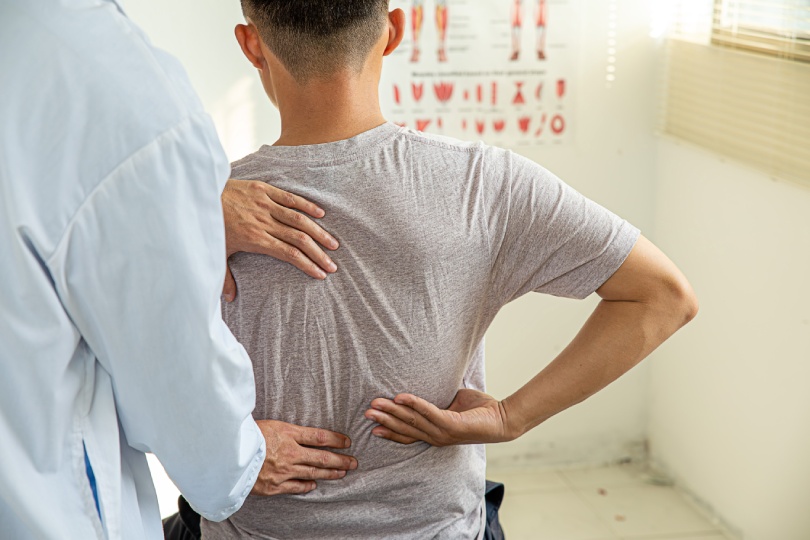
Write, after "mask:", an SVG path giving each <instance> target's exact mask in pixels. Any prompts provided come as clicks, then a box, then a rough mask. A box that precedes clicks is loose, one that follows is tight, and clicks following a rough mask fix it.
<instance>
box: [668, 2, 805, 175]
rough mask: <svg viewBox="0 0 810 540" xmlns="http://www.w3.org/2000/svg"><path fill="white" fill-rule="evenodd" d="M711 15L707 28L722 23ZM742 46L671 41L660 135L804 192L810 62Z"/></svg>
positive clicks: (744, 43) (679, 40) (746, 13)
mask: <svg viewBox="0 0 810 540" xmlns="http://www.w3.org/2000/svg"><path fill="white" fill-rule="evenodd" d="M722 1H723V0H718V2H722ZM735 3H736V4H742V3H745V4H751V5H753V4H765V3H767V2H765V1H764V0H762V1H758V2H757V1H752V2H735ZM715 5H717V4H715ZM741 13H742V12H741ZM755 13H757V12H756V11H751V12H745V13H743V15H746V16H748V15H749V14H751V16H752V17H753V15H752V14H755ZM710 16H712V17H713V18H714V21H713V22H712V24H713V26H714V25H716V23H717V21H718V19H719V20H721V22H722V16H719V15H718V11H717V9H715V10H714V13H713V14H711V15H710ZM736 20H737V21H742V20H747V19H745V18H744V17H742V15H741V16H740V17H738V18H737V19H736ZM763 20H764V19H763ZM760 22H762V21H760ZM805 22H806V21H803V20H801V21H798V22H797V23H795V24H794V27H793V28H794V29H796V28H798V24H799V23H801V24H804V23H805ZM698 26H699V25H698ZM732 27H734V25H732ZM676 28H677V25H676ZM735 28H738V29H739V28H741V26H740V25H739V24H738V25H737V26H736V27H735ZM712 34H713V35H714V28H713V29H712ZM794 34H798V30H794ZM737 35H739V32H738V33H737ZM707 41H708V40H707ZM740 41H741V42H742V43H743V45H744V46H731V47H729V46H726V45H723V46H719V45H718V44H717V42H716V40H715V39H714V37H712V40H711V42H712V43H711V44H707V43H706V42H705V41H703V42H701V40H697V41H694V40H688V39H679V38H678V37H676V36H673V37H671V38H670V39H669V40H668V41H667V46H666V62H665V66H666V70H665V71H666V76H665V79H664V85H663V86H664V95H663V99H662V104H663V107H662V115H661V119H662V120H661V130H662V131H663V132H664V133H666V134H669V135H672V136H675V137H678V138H680V139H684V140H686V141H689V142H692V143H694V144H698V145H700V146H703V147H705V148H708V149H710V150H713V151H715V152H717V153H719V154H722V155H725V156H728V157H730V158H733V159H736V160H738V161H741V162H744V163H747V164H749V165H752V166H754V167H757V168H759V169H761V170H763V171H764V172H766V173H767V174H769V175H771V176H774V177H779V178H784V179H788V180H793V181H798V182H801V183H804V184H806V185H808V186H810V63H808V62H803V61H797V60H796V59H795V54H788V51H787V49H784V50H781V52H779V53H778V54H776V55H771V54H760V53H754V52H751V50H750V48H749V47H748V46H747V42H746V41H745V40H740ZM795 50H796V47H795V45H794V46H793V49H792V52H793V53H795Z"/></svg>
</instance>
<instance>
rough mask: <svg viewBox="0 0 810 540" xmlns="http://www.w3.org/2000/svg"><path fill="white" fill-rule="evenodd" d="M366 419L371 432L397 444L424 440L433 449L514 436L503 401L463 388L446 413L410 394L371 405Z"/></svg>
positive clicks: (509, 439)
mask: <svg viewBox="0 0 810 540" xmlns="http://www.w3.org/2000/svg"><path fill="white" fill-rule="evenodd" d="M365 416H366V418H368V419H369V420H373V421H374V422H377V423H378V424H380V425H378V426H377V427H375V428H374V429H373V430H372V431H371V432H372V433H373V434H374V435H376V436H378V437H382V438H384V439H389V440H391V441H394V442H398V443H401V444H412V443H415V442H417V441H424V442H426V443H428V444H431V445H433V446H451V445H455V444H485V443H496V442H505V441H511V440H514V439H516V438H517V437H518V435H519V434H518V433H517V430H515V429H513V428H511V427H510V425H509V419H508V417H507V410H506V408H505V407H504V404H503V402H501V401H498V400H496V399H495V398H493V397H492V396H489V395H487V394H485V393H483V392H478V391H477V390H469V389H463V390H459V392H458V393H457V394H456V397H455V399H453V403H451V404H450V407H449V408H447V409H446V410H443V409H440V408H438V407H436V406H435V405H433V404H432V403H430V402H428V401H425V400H424V399H422V398H419V397H416V396H414V395H411V394H400V395H398V396H397V397H395V398H394V399H393V400H391V399H385V398H378V399H375V400H374V401H372V402H371V409H369V410H367V411H366V414H365Z"/></svg>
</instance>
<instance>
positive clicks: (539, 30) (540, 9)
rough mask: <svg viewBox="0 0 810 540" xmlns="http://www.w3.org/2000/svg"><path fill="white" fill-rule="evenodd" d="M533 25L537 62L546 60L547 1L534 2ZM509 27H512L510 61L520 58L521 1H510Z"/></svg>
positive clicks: (521, 31) (522, 19)
mask: <svg viewBox="0 0 810 540" xmlns="http://www.w3.org/2000/svg"><path fill="white" fill-rule="evenodd" d="M532 3H533V4H535V17H534V21H535V25H536V44H537V58H538V59H539V60H545V59H546V24H547V21H548V8H547V5H546V3H547V0H535V1H534V2H532ZM511 6H512V7H511V9H512V13H511V17H510V19H509V20H510V21H511V25H512V33H511V35H512V53H511V55H510V56H509V59H510V60H517V59H518V58H520V49H521V46H520V41H521V36H522V34H523V22H524V18H523V0H512V2H511Z"/></svg>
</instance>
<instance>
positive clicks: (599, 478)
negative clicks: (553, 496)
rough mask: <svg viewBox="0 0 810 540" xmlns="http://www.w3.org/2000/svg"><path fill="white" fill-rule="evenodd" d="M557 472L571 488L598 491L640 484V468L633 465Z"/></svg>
mask: <svg viewBox="0 0 810 540" xmlns="http://www.w3.org/2000/svg"><path fill="white" fill-rule="evenodd" d="M559 472H560V474H561V475H562V476H563V478H565V479H566V481H567V482H568V484H569V485H570V486H571V487H573V488H597V489H598V488H609V487H621V486H630V485H637V484H640V483H642V478H641V467H640V466H638V465H634V464H630V465H616V466H613V467H593V468H587V469H562V470H560V471H559Z"/></svg>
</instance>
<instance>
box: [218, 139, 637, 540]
mask: <svg viewBox="0 0 810 540" xmlns="http://www.w3.org/2000/svg"><path fill="white" fill-rule="evenodd" d="M232 176H233V177H234V178H239V179H253V180H255V179H261V180H266V181H271V182H272V183H273V185H275V186H277V187H279V188H282V189H285V190H288V191H292V192H294V193H296V194H299V195H301V196H303V197H305V198H307V199H309V200H311V201H313V202H316V203H317V204H319V205H320V206H321V207H322V208H324V209H325V210H326V212H327V215H326V217H325V218H324V219H323V220H322V223H321V224H322V226H323V227H324V228H325V229H327V230H328V231H330V232H331V233H332V234H333V235H334V236H335V237H336V238H337V239H338V240H339V241H340V243H341V247H340V249H339V250H338V251H336V252H334V253H332V257H333V259H334V260H335V262H336V263H337V265H338V268H339V271H338V273H336V274H334V275H331V276H329V278H328V279H326V280H325V281H317V280H314V279H311V278H309V277H307V276H306V275H304V274H303V273H301V272H300V271H298V270H296V269H295V268H293V267H292V266H290V265H287V264H285V263H282V262H279V261H277V260H274V259H271V258H268V257H263V256H258V255H251V254H239V255H236V256H235V257H234V258H233V259H232V261H231V268H232V270H233V273H234V277H235V279H236V281H237V285H238V291H239V295H238V297H237V300H236V301H235V302H234V303H233V304H230V305H226V306H225V307H224V309H223V314H224V317H225V320H226V322H227V323H228V325H229V326H230V328H231V330H232V331H233V332H234V334H235V335H236V337H237V339H239V341H240V342H241V343H242V344H243V345H244V346H245V348H246V349H247V351H248V353H249V354H250V357H251V358H252V360H253V364H254V372H255V376H256V387H257V402H256V410H255V412H254V416H255V418H257V419H274V420H281V421H284V422H289V423H292V424H298V425H303V426H311V427H318V428H324V429H329V430H333V431H337V432H340V433H344V434H346V435H348V436H349V437H350V438H351V439H352V442H353V444H352V447H351V449H349V450H348V451H346V453H350V454H351V455H354V456H355V457H357V458H358V461H359V467H358V469H357V470H356V471H351V472H350V473H349V474H348V475H347V476H346V477H345V478H344V479H342V480H337V481H320V482H319V483H318V488H317V489H316V490H315V491H313V492H311V493H309V494H307V495H302V496H292V495H289V496H287V495H285V496H276V497H270V498H259V497H249V498H248V500H247V501H246V502H245V505H244V507H243V508H242V509H241V510H240V511H239V512H237V513H236V514H235V515H234V516H232V517H231V519H230V520H228V521H227V522H225V523H222V524H213V523H205V524H204V531H205V533H206V535H210V536H211V537H222V538H231V537H233V538H237V537H252V538H279V539H280V538H311V539H327V538H328V539H334V538H387V539H396V538H402V539H413V538H447V539H451V538H452V539H458V538H476V537H477V536H478V534H479V531H480V530H481V527H482V521H481V519H482V513H481V512H482V498H483V490H484V472H485V459H484V452H483V447H480V446H475V445H470V446H455V447H447V448H434V447H430V446H428V445H427V444H423V443H417V444H413V445H409V446H403V445H399V444H396V443H393V442H390V441H387V440H384V439H380V438H377V437H374V436H373V435H372V434H371V430H372V428H373V427H374V424H373V423H372V422H370V421H369V420H367V419H366V418H365V417H364V414H363V413H364V412H365V410H366V409H367V408H368V407H369V405H370V402H371V400H372V399H374V398H376V397H389V398H391V397H394V396H395V395H396V394H398V393H401V392H409V393H413V394H416V395H418V396H421V397H423V398H425V399H427V400H429V401H431V402H433V403H435V404H436V405H438V406H439V407H442V408H444V407H447V406H448V405H449V404H450V403H451V401H452V399H453V397H454V395H455V394H456V392H457V391H458V389H459V388H462V387H472V388H476V389H480V390H483V336H484V333H485V331H486V329H487V327H488V325H489V324H490V322H491V321H492V319H493V317H494V316H495V314H496V313H497V311H498V309H499V308H500V307H502V306H503V305H504V304H506V303H507V302H509V301H510V300H512V299H513V298H516V297H517V296H520V295H522V294H524V293H525V292H529V291H531V290H537V291H541V292H549V293H552V294H558V295H564V296H572V297H584V296H587V295H588V294H590V293H591V292H592V291H593V290H595V289H596V288H597V287H598V286H599V285H601V283H602V282H604V281H605V280H606V279H607V278H608V277H609V276H610V275H611V274H612V273H613V271H615V269H616V268H617V267H618V265H619V264H621V261H622V260H623V259H624V257H625V256H626V255H627V252H628V251H629V249H630V248H631V247H632V244H633V243H634V242H635V238H636V237H637V233H638V232H637V231H636V230H635V229H633V228H632V227H631V226H629V225H628V224H627V223H626V222H623V221H622V220H620V219H619V218H617V217H616V216H614V215H613V214H610V213H609V212H607V211H605V210H604V209H602V208H601V207H598V206H597V205H595V204H594V203H591V202H590V201H588V200H587V199H584V198H583V197H582V196H580V195H579V194H578V193H576V192H574V191H573V190H571V189H570V188H568V187H567V186H565V185H564V184H562V183H561V182H560V181H559V180H557V179H556V178H555V177H554V176H553V175H551V174H550V173H548V172H547V171H545V170H544V169H542V168H541V167H539V166H537V165H535V164H533V163H530V162H528V161H527V160H524V159H522V158H519V157H517V156H515V155H514V154H512V153H511V152H507V151H504V150H500V149H495V148H490V147H486V146H485V145H483V144H480V143H479V144H470V143H462V142H459V141H454V140H451V139H444V138H438V137H432V136H427V135H423V134H420V133H415V132H412V131H408V130H405V129H400V128H398V127H397V126H395V125H393V124H385V125H383V126H380V127H378V128H376V129H374V130H372V131H369V132H366V133H363V134H361V135H359V136H358V137H355V138H353V139H350V140H347V141H340V142H336V143H330V144H323V145H315V146H304V147H268V146H265V147H262V148H261V149H260V150H259V151H258V152H256V153H255V154H253V155H251V156H248V157H247V158H245V159H243V160H241V161H239V162H237V163H236V164H234V167H233V175H232ZM538 360H539V359H538Z"/></svg>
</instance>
